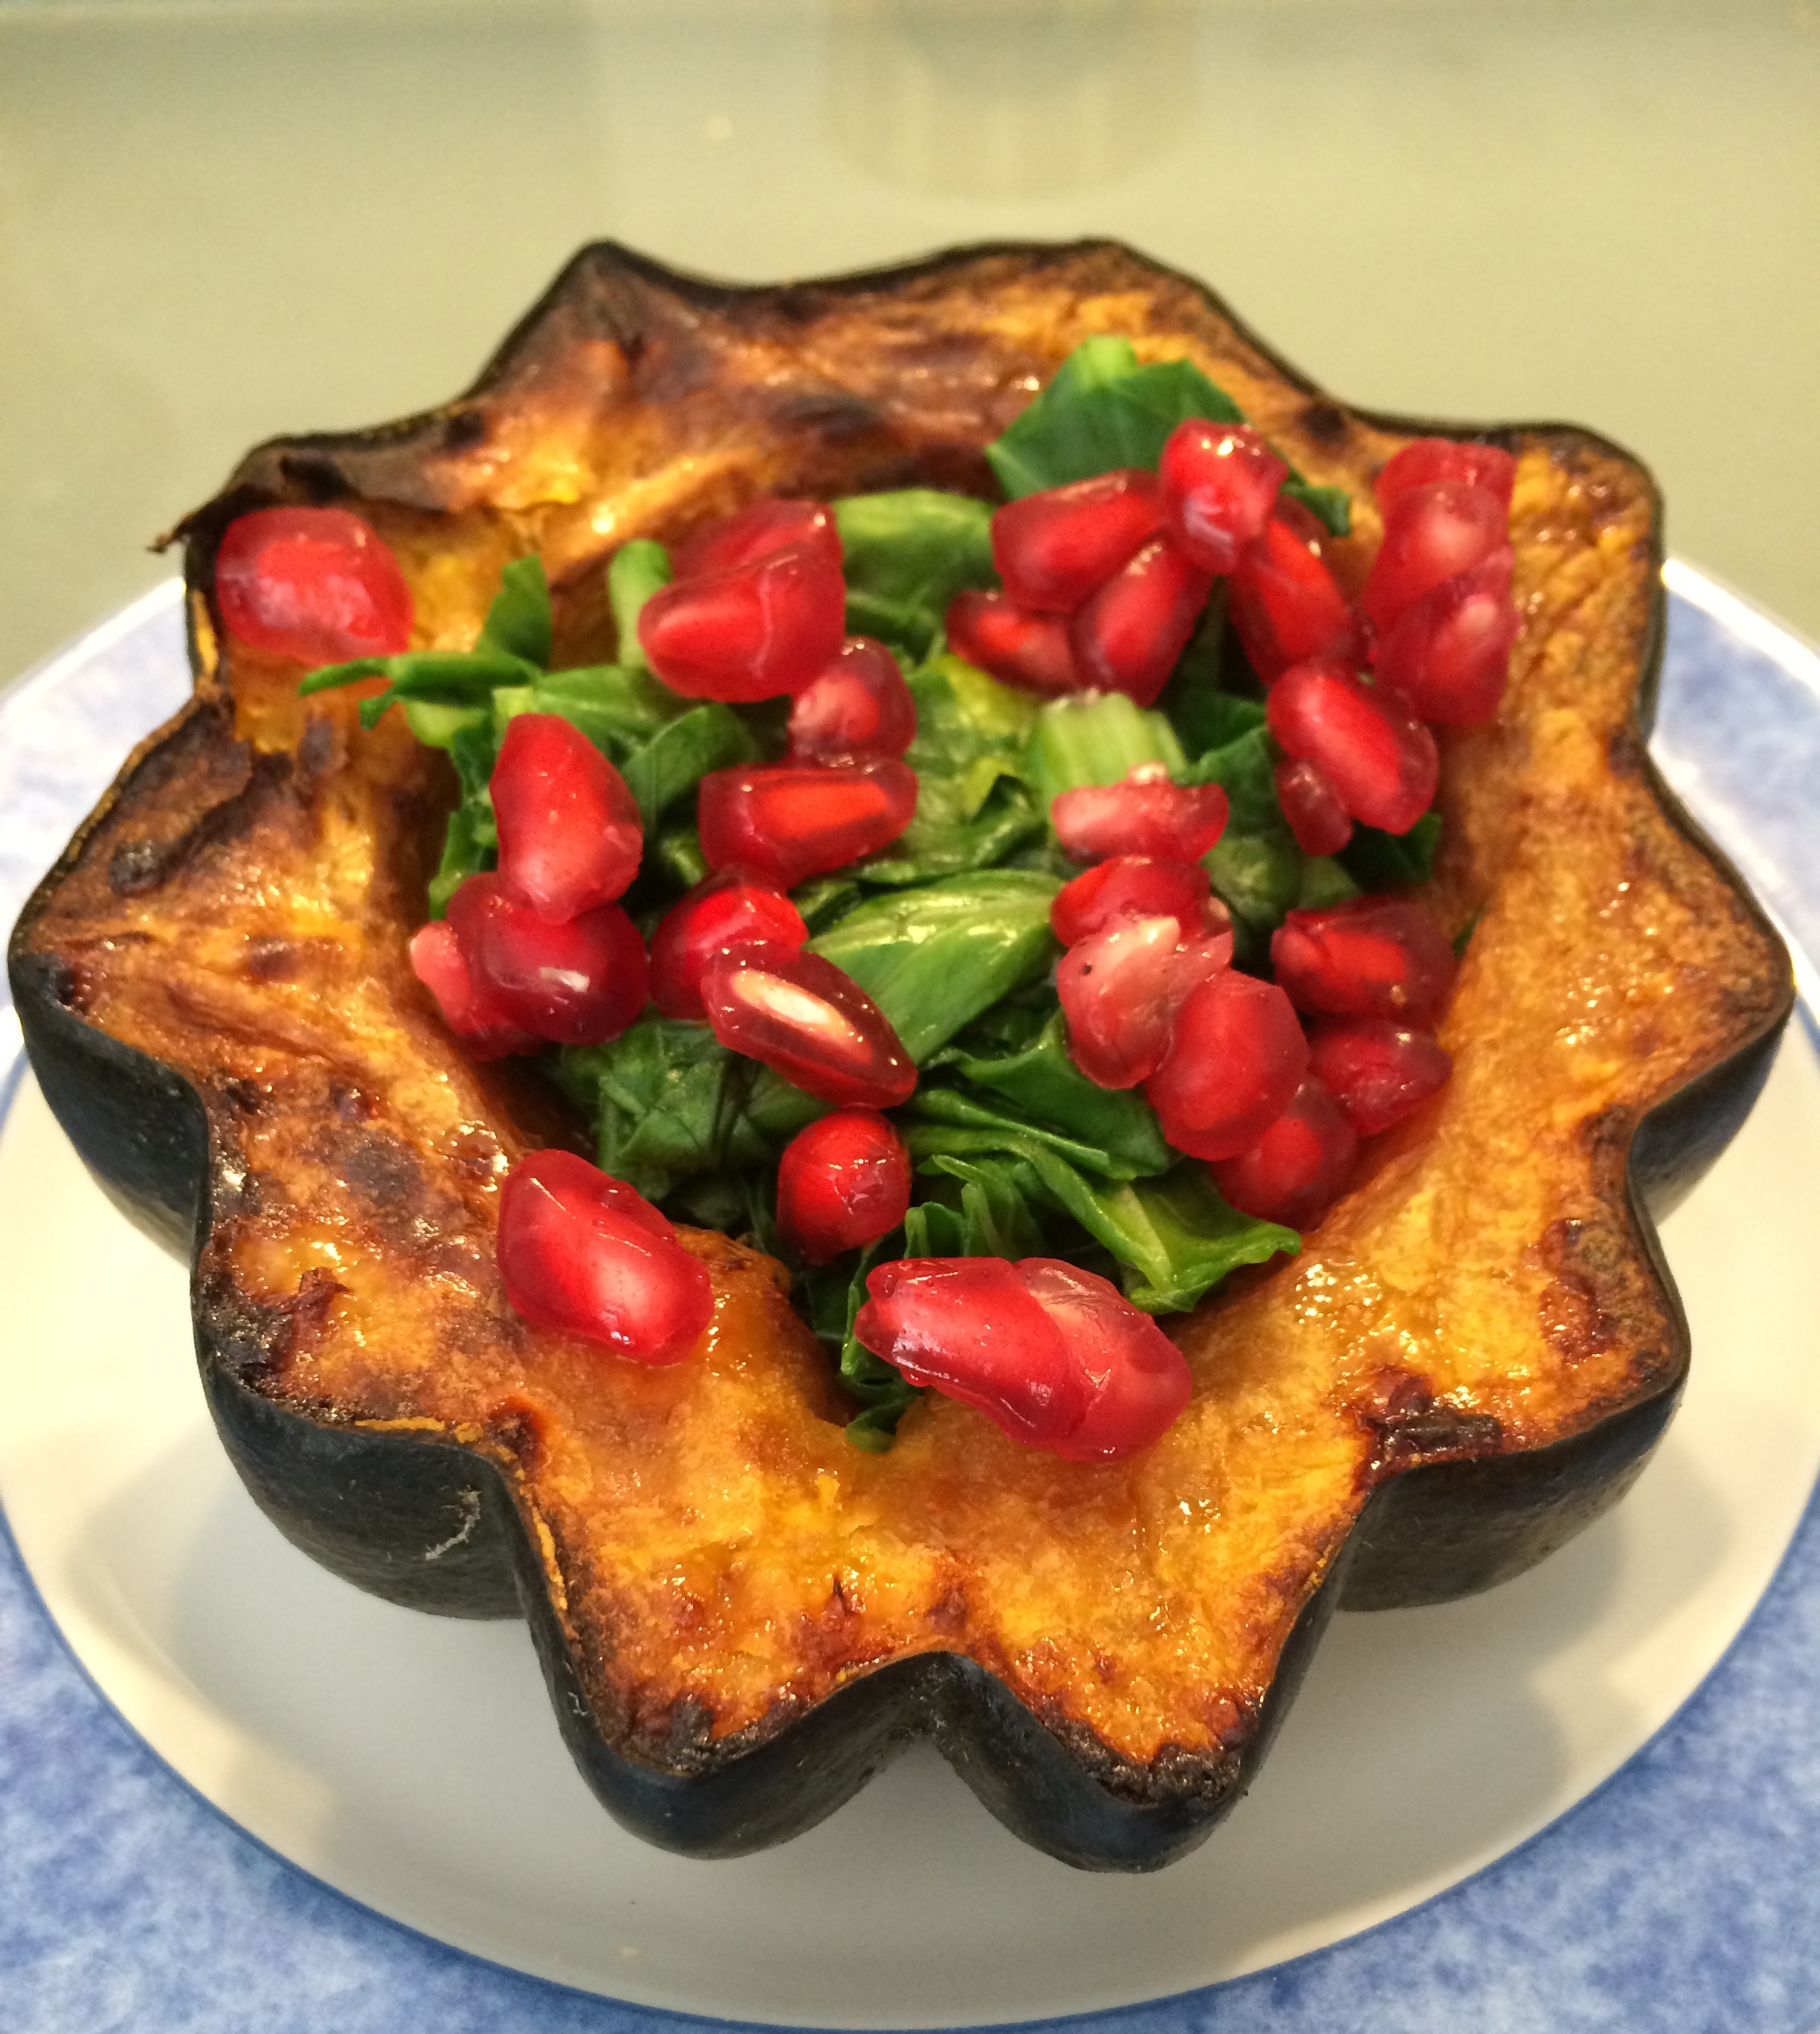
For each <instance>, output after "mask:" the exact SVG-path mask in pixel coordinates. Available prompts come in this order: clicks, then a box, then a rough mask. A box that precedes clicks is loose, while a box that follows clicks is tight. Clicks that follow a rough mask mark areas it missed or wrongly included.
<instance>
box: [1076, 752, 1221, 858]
mask: <svg viewBox="0 0 1820 2034" xmlns="http://www.w3.org/2000/svg"><path fill="white" fill-rule="evenodd" d="M1226 812H1227V804H1226V794H1225V791H1224V790H1221V787H1220V786H1218V784H1173V783H1171V782H1169V772H1168V771H1166V770H1165V768H1164V767H1163V766H1162V765H1161V764H1160V763H1143V764H1139V766H1138V767H1137V768H1136V769H1135V770H1134V771H1131V775H1129V776H1128V777H1127V778H1125V779H1124V781H1123V782H1120V783H1116V784H1082V785H1079V786H1076V787H1075V790H1071V791H1063V792H1061V793H1060V794H1058V795H1057V796H1056V798H1055V800H1054V801H1053V803H1052V804H1051V805H1050V807H1049V824H1051V825H1052V826H1053V827H1054V828H1055V830H1056V839H1058V840H1059V841H1060V842H1061V844H1062V850H1063V852H1064V854H1068V856H1070V857H1071V858H1072V859H1073V860H1074V861H1105V859H1106V858H1108V857H1109V856H1111V855H1115V854H1148V855H1156V856H1159V857H1161V858H1165V859H1167V860H1169V861H1199V860H1200V858H1201V857H1202V856H1203V854H1206V851H1207V850H1208V849H1209V848H1210V847H1211V846H1214V843H1215V842H1217V841H1218V839H1219V837H1220V835H1221V834H1222V833H1224V832H1225V829H1226Z"/></svg>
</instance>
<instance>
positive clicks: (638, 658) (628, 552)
mask: <svg viewBox="0 0 1820 2034" xmlns="http://www.w3.org/2000/svg"><path fill="white" fill-rule="evenodd" d="M669 584H670V554H669V552H668V551H666V550H665V549H664V547H663V546H662V544H659V543H654V542H652V541H651V539H650V538H649V537H634V538H633V539H632V542H630V543H629V544H621V546H620V547H619V549H618V550H617V551H615V552H614V554H613V562H612V563H611V564H610V565H609V566H608V567H607V569H606V598H607V600H608V602H609V604H610V606H611V607H612V609H613V625H614V628H615V629H617V631H618V632H619V661H620V662H621V664H622V665H623V666H625V669H626V670H629V671H648V670H650V669H651V664H650V661H649V660H648V659H647V657H646V655H645V654H644V644H642V643H640V641H639V640H638V617H639V616H640V614H642V613H643V612H644V603H645V602H647V600H649V599H650V598H651V595H653V594H654V593H655V592H656V591H657V590H658V588H659V587H660V586H668V585H669Z"/></svg>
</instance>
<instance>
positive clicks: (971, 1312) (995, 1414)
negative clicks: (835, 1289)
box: [854, 1257, 1088, 1446]
mask: <svg viewBox="0 0 1820 2034" xmlns="http://www.w3.org/2000/svg"><path fill="white" fill-rule="evenodd" d="M866 1292H867V1294H868V1296H869V1297H867V1299H866V1301H865V1304H864V1305H863V1306H862V1307H861V1308H860V1310H859V1312H858V1314H857V1316H856V1317H855V1319H854V1334H855V1335H856V1336H857V1338H858V1339H859V1341H860V1342H861V1344H862V1345H863V1346H864V1347H865V1348H867V1349H870V1350H871V1351H872V1353H873V1355H875V1356H882V1357H884V1360H885V1361H886V1362H887V1363H890V1364H895V1365H896V1367H897V1368H898V1369H899V1370H900V1371H902V1373H903V1375H905V1376H906V1378H908V1379H909V1380H910V1383H913V1384H921V1385H925V1386H927V1387H929V1388H930V1389H932V1390H936V1391H940V1392H941V1393H942V1394H944V1396H945V1397H947V1398H958V1399H959V1401H960V1402H961V1403H962V1404H963V1405H971V1406H972V1407H974V1409H975V1410H976V1411H978V1412H981V1413H984V1414H985V1416H986V1417H987V1418H988V1419H989V1420H991V1421H992V1422H993V1424H994V1425H995V1426H996V1427H998V1428H1000V1429H1001V1430H1002V1431H1003V1432H1005V1433H1007V1434H1008V1435H1010V1436H1011V1439H1013V1440H1015V1441H1023V1442H1024V1443H1026V1444H1030V1443H1034V1444H1035V1445H1038V1446H1045V1445H1047V1444H1049V1443H1052V1442H1053V1441H1054V1440H1055V1439H1057V1438H1059V1437H1060V1436H1061V1435H1064V1434H1068V1433H1070V1432H1072V1431H1073V1430H1074V1429H1075V1428H1077V1427H1078V1426H1079V1424H1080V1423H1081V1419H1082V1416H1083V1413H1085V1412H1086V1404H1087V1397H1088V1391H1087V1385H1086V1379H1084V1378H1083V1375H1081V1373H1080V1372H1079V1370H1078V1369H1077V1368H1076V1367H1075V1364H1074V1363H1073V1362H1072V1361H1071V1359H1070V1357H1069V1353H1068V1345H1067V1343H1066V1342H1064V1340H1063V1338H1062V1335H1061V1332H1060V1330H1059V1329H1058V1328H1057V1327H1056V1325H1055V1323H1053V1321H1052V1320H1051V1319H1049V1315H1048V1314H1047V1313H1046V1312H1045V1310H1044V1308H1042V1306H1041V1304H1040V1303H1039V1302H1038V1300H1036V1299H1035V1298H1034V1297H1033V1296H1032V1294H1031V1293H1030V1290H1029V1289H1028V1288H1027V1287H1026V1285H1024V1283H1023V1280H1022V1279H1020V1278H1019V1276H1018V1274H1017V1271H1016V1270H1015V1267H1013V1266H1011V1264H1008V1263H1006V1261H1005V1260H1004V1259H1003V1258H1002V1257H906V1258H900V1259H898V1260H897V1262H895V1263H891V1264H881V1265H880V1267H878V1269H877V1270H876V1271H873V1272H872V1273H870V1274H869V1275H868V1277H867V1279H866Z"/></svg>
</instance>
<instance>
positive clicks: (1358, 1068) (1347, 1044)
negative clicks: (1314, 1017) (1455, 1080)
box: [1308, 1017, 1454, 1137]
mask: <svg viewBox="0 0 1820 2034" xmlns="http://www.w3.org/2000/svg"><path fill="white" fill-rule="evenodd" d="M1308 1050H1309V1064H1310V1065H1311V1066H1312V1068H1313V1069H1314V1071H1315V1073H1316V1074H1318V1075H1319V1076H1320V1078H1321V1079H1322V1081H1323V1083H1325V1084H1326V1086H1327V1087H1328V1088H1329V1089H1330V1090H1331V1092H1332V1094H1333V1097H1334V1101H1336V1102H1337V1103H1338V1105H1339V1106H1340V1108H1341V1109H1342V1111H1343V1112H1344V1113H1345V1117H1346V1120H1347V1121H1348V1122H1349V1123H1350V1124H1352V1126H1353V1129H1354V1130H1356V1131H1357V1132H1358V1134H1359V1135H1360V1136H1361V1137H1375V1135H1377V1133H1378V1132H1379V1131H1380V1130H1388V1129H1389V1128H1390V1125H1391V1124H1393V1123H1400V1122H1402V1120H1403V1118H1404V1117H1405V1116H1408V1115H1409V1114H1410V1113H1412V1111H1413V1110H1415V1109H1419V1108H1420V1106H1421V1105H1422V1104H1423V1103H1424V1101H1427V1100H1428V1097H1429V1096H1430V1095H1432V1094H1436V1093H1437V1092H1438V1091H1439V1090H1440V1089H1442V1088H1443V1087H1445V1086H1447V1079H1448V1077H1449V1075H1451V1073H1452V1072H1453V1071H1454V1062H1453V1058H1452V1056H1451V1055H1450V1053H1448V1051H1447V1048H1446V1046H1444V1045H1443V1044H1442V1043H1441V1041H1439V1039H1438V1038H1436V1037H1435V1035H1434V1034H1433V1033H1432V1031H1426V1030H1420V1029H1419V1028H1417V1026H1413V1025H1409V1024H1400V1023H1398V1022H1397V1021H1396V1019H1394V1018H1391V1017H1330V1018H1327V1019H1323V1021H1322V1022H1321V1023H1319V1024H1317V1025H1316V1026H1315V1028H1314V1030H1313V1032H1312V1035H1311V1036H1310V1038H1309V1041H1308Z"/></svg>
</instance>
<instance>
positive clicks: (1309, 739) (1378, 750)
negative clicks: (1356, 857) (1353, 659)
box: [1265, 659, 1441, 833]
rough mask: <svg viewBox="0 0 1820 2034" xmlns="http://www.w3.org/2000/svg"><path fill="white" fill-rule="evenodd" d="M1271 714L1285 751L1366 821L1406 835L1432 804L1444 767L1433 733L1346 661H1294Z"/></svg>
mask: <svg viewBox="0 0 1820 2034" xmlns="http://www.w3.org/2000/svg"><path fill="white" fill-rule="evenodd" d="M1265 714H1266V725H1267V726H1269V728H1270V733H1271V734H1273V735H1274V736H1275V737H1276V738H1277V740H1278V741H1279V742H1280V743H1281V744H1282V746H1283V749H1284V750H1285V752H1286V753H1287V754H1289V756H1292V757H1293V758H1294V759H1295V760H1297V761H1300V762H1307V763H1312V764H1314V766H1315V768H1316V769H1317V770H1319V771H1320V773H1321V775H1323V777H1324V778H1325V779H1327V783H1328V785H1329V786H1330V788H1331V789H1332V790H1333V793H1334V796H1335V797H1337V798H1338V800H1339V801H1340V803H1341V804H1342V805H1343V806H1345V809H1346V810H1347V811H1348V812H1350V813H1351V814H1352V816H1353V818H1354V819H1356V820H1364V823H1365V824H1366V825H1367V826H1374V827H1383V830H1384V831H1385V832H1386V833H1407V832H1408V831H1409V828H1410V827H1413V825H1414V824H1416V822H1417V820H1419V819H1420V817H1421V816H1422V815H1423V813H1424V812H1426V811H1427V810H1428V808H1429V806H1430V805H1432V804H1433V803H1434V801H1435V784H1436V783H1437V782H1438V781H1439V776H1440V769H1441V763H1440V757H1439V754H1438V753H1437V752H1436V750H1435V737H1434V736H1433V735H1432V734H1430V733H1429V732H1428V729H1427V728H1426V727H1424V726H1423V724H1422V723H1421V722H1420V721H1419V720H1417V719H1413V717H1412V716H1411V715H1410V714H1409V711H1408V710H1407V708H1405V707H1403V706H1402V704H1400V703H1399V702H1398V701H1397V700H1394V699H1392V698H1391V697H1390V696H1389V695H1388V694H1387V693H1385V692H1377V691H1375V690H1373V689H1372V687H1370V686H1368V685H1366V684H1364V682H1363V681H1361V680H1360V679H1359V678H1357V677H1354V676H1353V674H1352V672H1351V671H1350V670H1348V669H1347V668H1346V666H1345V665H1344V664H1339V663H1335V662H1332V661H1330V659H1315V660H1313V661H1311V662H1306V663H1301V664H1294V665H1292V666H1290V667H1289V670H1286V671H1285V672H1284V673H1283V674H1282V677H1279V678H1278V681H1277V682H1276V684H1275V685H1273V686H1272V687H1271V689H1270V698H1269V700H1268V701H1267V702H1266V706H1265Z"/></svg>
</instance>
